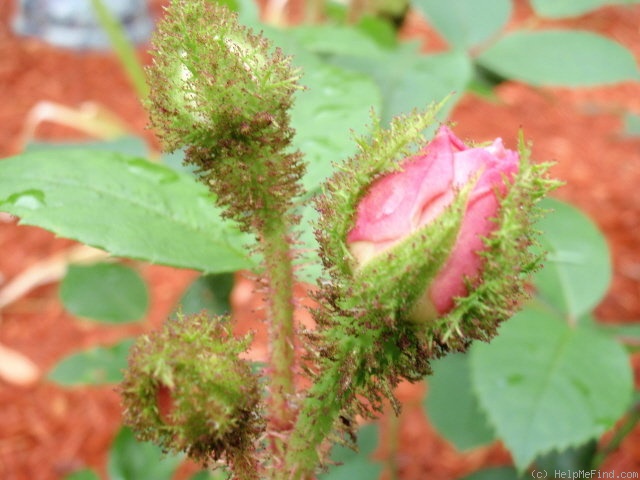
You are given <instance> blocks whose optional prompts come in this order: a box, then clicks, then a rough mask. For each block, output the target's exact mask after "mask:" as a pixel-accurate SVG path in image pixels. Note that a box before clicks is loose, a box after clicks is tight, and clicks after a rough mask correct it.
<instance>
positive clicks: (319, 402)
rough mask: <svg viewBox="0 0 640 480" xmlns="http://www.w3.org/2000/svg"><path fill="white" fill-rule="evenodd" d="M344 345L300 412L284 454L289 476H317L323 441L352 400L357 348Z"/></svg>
mask: <svg viewBox="0 0 640 480" xmlns="http://www.w3.org/2000/svg"><path fill="white" fill-rule="evenodd" d="M341 347H342V348H341V349H340V350H341V351H340V352H339V353H338V356H337V357H338V358H336V359H335V361H334V362H333V363H332V364H331V366H330V367H329V368H327V369H326V370H325V371H324V372H323V373H322V375H321V376H320V377H319V378H318V379H317V380H316V382H315V383H314V385H313V386H312V387H311V388H310V390H309V392H308V394H307V397H306V398H305V401H304V403H303V405H302V409H301V410H300V412H299V415H298V418H297V421H296V425H295V428H294V430H293V432H292V434H291V437H290V439H289V446H288V449H287V455H286V457H285V465H286V471H287V472H289V476H287V477H286V478H288V479H291V480H310V479H312V478H314V475H313V474H314V471H315V469H316V467H317V466H318V463H319V461H320V448H321V444H322V442H323V440H324V439H325V438H326V437H327V435H329V433H330V432H331V430H332V428H333V425H334V422H335V421H336V419H337V418H338V415H339V414H340V411H341V410H342V409H343V407H344V406H345V405H347V404H349V403H350V402H351V400H352V397H353V392H354V385H353V383H354V382H355V377H356V375H355V373H356V371H357V364H356V362H355V361H354V358H358V355H357V354H356V353H355V350H356V349H357V348H354V347H355V345H353V343H352V342H345V343H343V344H342V346H341Z"/></svg>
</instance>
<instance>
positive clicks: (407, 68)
mask: <svg viewBox="0 0 640 480" xmlns="http://www.w3.org/2000/svg"><path fill="white" fill-rule="evenodd" d="M333 62H334V63H337V64H339V65H340V66H342V67H344V68H351V69H353V70H357V71H360V72H363V73H366V74H367V75H370V76H371V77H372V78H374V79H375V81H376V83H377V84H378V86H379V87H380V90H381V91H382V96H383V99H384V104H383V107H382V114H381V117H382V120H383V123H388V122H390V121H391V119H392V118H393V117H394V116H396V115H398V114H406V113H407V112H410V111H412V110H414V109H416V108H418V109H424V108H426V107H427V106H428V105H429V104H431V103H433V102H440V101H441V100H442V99H443V98H445V97H446V96H447V95H451V94H452V93H455V95H453V98H452V99H451V100H450V101H449V102H448V103H447V104H446V105H445V106H444V108H442V109H441V110H440V111H439V112H438V118H439V119H440V120H444V119H445V118H446V116H447V115H448V114H449V112H450V111H451V109H452V108H453V107H454V106H455V104H456V101H457V100H458V99H459V98H460V97H461V95H462V93H463V92H464V90H465V88H466V86H467V84H468V83H469V81H470V80H471V76H472V67H471V62H470V60H469V58H468V57H467V55H466V54H465V53H463V52H457V51H456V52H447V53H441V54H437V55H423V54H421V53H420V52H418V51H417V49H416V46H415V45H402V46H401V47H399V48H398V49H397V50H394V51H393V52H389V53H383V54H381V55H380V56H379V57H377V58H375V59H374V58H366V57H357V58H356V57H341V58H336V59H334V60H333ZM434 128H435V127H434Z"/></svg>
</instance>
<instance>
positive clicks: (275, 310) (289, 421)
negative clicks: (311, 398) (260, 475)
mask: <svg viewBox="0 0 640 480" xmlns="http://www.w3.org/2000/svg"><path fill="white" fill-rule="evenodd" d="M271 223H272V224H275V225H270V227H267V228H265V229H264V231H263V248H264V256H265V259H266V276H267V281H268V288H269V295H268V297H269V298H268V319H269V323H270V344H271V352H270V356H271V358H270V368H271V380H270V388H269V391H270V398H269V405H268V409H269V415H268V418H269V432H271V433H273V434H275V435H272V442H271V446H270V448H271V449H272V452H271V453H272V455H273V456H272V458H273V459H274V462H276V464H277V462H278V460H279V459H282V457H283V456H284V447H283V441H282V437H281V433H282V432H287V431H289V430H290V429H291V427H292V425H293V421H294V418H295V412H294V410H293V408H292V406H291V404H290V401H289V400H290V398H291V397H292V396H293V394H295V384H294V367H295V351H294V324H293V311H294V308H293V264H292V258H291V251H290V243H289V240H288V238H287V233H288V232H287V224H286V222H285V219H284V218H281V219H280V221H277V222H275V221H274V222H271ZM276 468H277V467H276Z"/></svg>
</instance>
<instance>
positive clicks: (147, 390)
mask: <svg viewBox="0 0 640 480" xmlns="http://www.w3.org/2000/svg"><path fill="white" fill-rule="evenodd" d="M249 341H250V339H249V338H248V337H245V338H243V339H236V338H234V336H233V334H232V333H231V326H230V323H229V321H228V318H224V317H215V318H210V317H208V316H207V315H206V314H204V313H203V314H198V315H193V316H181V315H179V316H178V318H176V319H170V320H167V322H166V323H165V325H164V327H163V329H162V330H161V331H159V332H155V333H151V334H148V335H143V336H142V337H140V338H139V339H138V340H137V342H136V343H135V345H134V346H133V348H132V350H131V354H130V356H129V367H128V369H127V371H126V372H125V378H124V381H123V382H122V385H121V393H122V398H123V403H124V421H125V423H126V424H127V425H129V426H131V427H132V428H133V429H134V430H135V432H136V434H137V436H138V438H140V439H141V440H149V441H153V442H154V443H156V444H158V445H160V446H161V447H162V448H163V449H165V450H167V451H173V452H186V453H187V454H188V455H189V456H191V457H193V458H194V459H196V460H199V461H201V462H203V463H205V464H206V463H210V462H211V461H212V460H217V459H219V458H224V459H225V460H226V461H227V462H228V463H229V464H230V465H231V466H232V468H233V469H234V471H236V472H237V473H242V475H244V476H242V478H257V477H256V476H255V475H256V474H255V468H254V467H253V466H252V464H251V462H250V461H249V460H248V458H249V457H250V455H252V454H253V453H254V440H255V438H256V437H257V436H258V435H259V434H260V433H261V431H262V430H263V428H264V426H263V425H262V423H261V420H260V417H259V415H258V411H259V409H260V407H259V402H260V388H259V381H258V378H257V376H256V375H255V374H254V373H253V371H252V369H251V365H250V364H249V362H247V361H245V360H241V359H239V358H238V355H239V354H240V353H242V352H244V351H246V350H247V348H248V346H249Z"/></svg>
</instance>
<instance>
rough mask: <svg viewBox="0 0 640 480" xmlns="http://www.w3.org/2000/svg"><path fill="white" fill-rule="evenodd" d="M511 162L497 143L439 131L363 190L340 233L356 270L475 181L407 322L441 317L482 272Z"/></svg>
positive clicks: (512, 155)
mask: <svg viewBox="0 0 640 480" xmlns="http://www.w3.org/2000/svg"><path fill="white" fill-rule="evenodd" d="M518 164H519V155H518V153H517V152H515V151H512V150H508V149H505V148H504V146H503V144H502V140H501V139H496V140H495V141H494V142H493V143H492V144H491V145H489V146H485V147H477V148H470V147H467V146H466V145H465V144H464V143H463V142H462V141H461V140H460V139H458V138H457V137H456V136H455V135H454V134H453V133H452V132H451V130H450V129H449V128H447V127H444V126H443V127H441V128H440V129H439V131H438V133H437V135H436V136H435V138H434V139H433V140H432V141H431V142H430V143H429V144H428V145H427V146H426V147H425V148H424V149H423V150H422V151H421V152H420V153H419V154H418V155H416V156H414V157H410V158H407V159H406V160H404V161H403V162H402V163H401V167H402V170H400V171H397V172H392V173H389V174H387V175H385V176H383V177H381V178H379V179H377V180H376V181H374V182H373V183H372V185H371V186H370V187H369V190H368V192H367V193H366V195H365V196H364V198H363V199H362V200H361V201H360V203H359V204H358V207H357V211H356V215H355V224H354V227H353V228H352V229H351V230H350V231H349V233H348V235H347V244H348V246H349V249H350V251H351V253H352V255H353V256H354V257H355V259H356V260H357V262H358V265H360V266H362V265H364V264H365V263H368V262H369V261H370V260H371V259H372V258H374V257H376V256H378V255H380V254H381V253H383V252H386V251H388V250H389V249H391V248H393V247H394V246H395V245H396V244H398V243H400V242H402V241H403V240H404V239H406V238H407V237H408V236H410V235H411V234H413V233H415V232H416V231H418V230H419V229H421V228H422V227H424V226H426V225H428V224H430V223H432V222H433V221H434V220H436V219H437V218H438V217H439V216H440V215H441V214H442V213H443V212H444V211H445V209H446V207H447V206H448V205H450V204H451V203H452V201H453V200H454V199H455V198H456V195H458V194H459V192H460V190H461V188H462V187H464V186H465V185H466V184H467V183H468V182H474V183H473V189H472V190H471V192H470V194H469V198H468V200H467V205H466V210H465V212H464V216H463V218H462V223H461V226H460V229H459V232H458V235H457V238H456V241H455V243H454V245H453V247H452V248H451V250H450V253H449V256H448V258H447V259H446V260H445V261H444V263H443V265H442V267H441V268H440V270H439V271H438V273H437V274H436V276H435V278H434V280H433V281H432V282H431V284H430V285H429V287H428V289H427V291H426V292H425V294H424V295H423V297H422V298H421V299H420V300H419V302H418V304H417V311H414V313H413V317H414V318H417V319H429V318H433V317H434V315H437V314H438V315H443V314H446V313H448V312H449V311H450V310H451V309H452V308H453V307H454V301H455V298H456V297H460V296H465V295H466V294H467V293H468V292H467V289H466V284H465V280H469V281H471V282H473V281H474V280H476V279H478V278H479V276H480V274H481V272H482V266H483V258H482V256H481V255H479V253H480V252H482V251H483V250H484V249H485V243H484V240H483V239H484V238H485V237H487V236H489V235H490V234H491V232H493V231H494V230H495V229H496V228H497V227H498V225H497V223H496V221H495V217H496V216H497V213H498V211H499V207H500V198H501V197H502V196H503V195H504V194H505V193H506V192H507V191H508V188H509V186H510V184H511V180H512V178H513V176H514V174H515V173H516V172H517V171H518ZM434 310H435V311H434Z"/></svg>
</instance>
